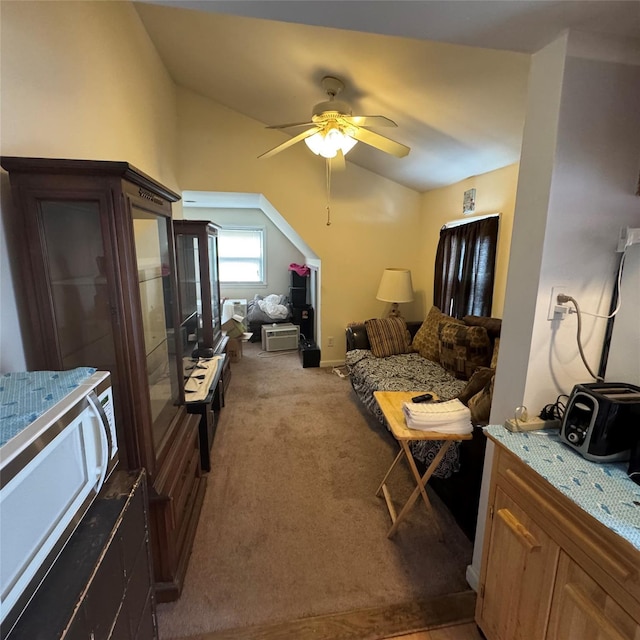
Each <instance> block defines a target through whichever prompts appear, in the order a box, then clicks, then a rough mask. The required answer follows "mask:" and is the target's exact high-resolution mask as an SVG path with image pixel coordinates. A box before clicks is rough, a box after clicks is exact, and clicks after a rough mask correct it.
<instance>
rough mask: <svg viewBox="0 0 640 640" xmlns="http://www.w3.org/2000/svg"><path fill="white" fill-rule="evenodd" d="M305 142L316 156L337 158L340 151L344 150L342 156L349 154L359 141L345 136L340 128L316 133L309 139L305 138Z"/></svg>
mask: <svg viewBox="0 0 640 640" xmlns="http://www.w3.org/2000/svg"><path fill="white" fill-rule="evenodd" d="M304 142H305V144H306V145H307V147H309V149H311V151H313V153H315V154H316V155H318V156H323V157H324V158H335V156H336V154H337V153H338V150H339V149H340V150H342V155H346V154H347V153H349V151H351V149H352V148H353V147H354V145H355V144H356V142H357V140H355V139H354V138H351V137H350V136H348V135H345V134H344V133H343V132H342V131H340V130H339V129H338V128H330V129H328V130H327V131H319V132H318V133H314V134H313V135H312V136H310V137H309V138H305V139H304Z"/></svg>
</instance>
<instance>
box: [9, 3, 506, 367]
mask: <svg viewBox="0 0 640 640" xmlns="http://www.w3.org/2000/svg"><path fill="white" fill-rule="evenodd" d="M1 11H2V16H1V17H2V25H1V26H2V33H1V35H2V84H1V90H2V95H1V98H2V113H1V119H0V125H1V131H0V133H1V146H0V150H1V153H2V154H3V155H25V156H28V155H36V156H44V157H66V158H91V159H106V160H126V161H128V162H131V163H132V164H133V165H135V166H137V167H138V168H139V169H141V170H142V171H144V172H146V173H148V174H149V175H151V176H153V177H154V178H156V179H158V180H160V181H161V182H163V183H164V184H166V185H167V186H168V187H170V188H172V189H175V190H176V191H180V190H185V189H189V190H200V191H232V192H241V193H261V194H263V195H264V196H265V198H266V199H267V200H268V201H269V202H270V203H271V204H272V205H273V206H274V207H275V208H276V209H277V211H278V212H279V213H280V214H281V215H282V216H283V217H284V218H285V219H286V220H287V222H288V223H289V224H290V225H291V226H292V227H293V228H294V229H295V230H296V232H297V233H298V234H299V235H300V236H301V238H302V239H303V240H304V241H305V242H306V243H307V244H308V245H309V246H310V247H311V248H312V249H313V250H314V251H315V253H316V254H317V255H318V256H319V258H320V260H321V266H322V269H321V277H320V287H321V290H320V295H321V303H322V305H321V318H320V326H321V335H322V343H321V345H320V346H321V348H322V360H323V363H324V364H331V363H336V364H337V363H340V362H342V361H343V359H344V351H345V347H344V328H345V326H346V324H347V323H349V322H352V321H362V320H365V319H366V318H370V317H376V316H381V315H384V314H386V312H387V310H388V307H389V305H388V304H387V303H383V302H380V301H378V300H376V299H375V294H376V291H377V287H378V283H379V281H380V276H381V274H382V271H383V270H384V268H385V267H405V268H408V269H411V271H412V274H413V278H414V289H415V291H416V300H415V301H414V302H413V303H410V304H404V305H402V313H403V315H404V317H406V318H407V319H411V320H419V319H422V318H423V317H424V315H425V313H426V311H427V310H428V308H429V306H430V305H431V300H432V281H433V256H434V254H435V246H436V244H437V238H438V232H439V229H440V226H441V224H442V222H444V221H447V220H450V219H451V218H455V217H458V215H457V214H458V212H459V211H460V208H461V203H462V192H463V191H464V190H465V189H467V188H470V187H472V186H475V187H476V189H477V202H478V212H479V213H483V212H487V211H501V212H502V214H503V222H502V231H501V234H502V241H503V243H506V244H508V237H509V236H510V222H511V215H512V211H513V202H512V199H513V193H512V191H514V190H515V176H516V173H517V168H516V167H511V168H507V169H504V170H502V172H504V176H503V175H502V172H494V174H489V175H486V176H479V177H477V178H472V179H469V180H467V181H464V182H463V183H460V184H459V185H454V186H453V187H449V188H446V189H440V190H438V191H435V192H431V193H427V194H423V195H421V194H419V193H417V192H415V191H413V190H411V189H408V188H406V187H403V186H401V185H398V184H396V183H394V182H392V181H389V180H386V179H384V178H381V177H380V176H378V175H376V174H373V173H371V172H369V171H366V170H364V169H361V168H359V167H356V166H353V165H351V164H350V163H348V162H347V169H346V171H345V172H343V173H339V174H334V176H333V180H332V189H331V217H332V225H331V226H327V225H326V204H327V194H326V175H325V164H324V161H323V160H322V159H320V158H318V157H316V156H313V155H312V154H311V153H310V152H309V151H308V149H307V148H306V146H305V145H304V144H298V145H295V146H294V147H291V148H290V149H288V150H286V151H284V152H283V153H281V154H278V155H277V156H274V157H273V158H270V159H267V160H258V159H257V156H258V155H260V154H261V153H263V152H264V151H266V150H267V149H270V148H271V147H273V146H275V145H276V144H278V143H280V142H282V141H284V140H285V139H286V136H285V134H283V133H281V132H278V131H273V130H266V129H265V128H264V125H263V124H262V123H259V122H256V121H254V120H251V119H249V118H246V117H244V116H242V115H240V114H238V113H236V112H233V111H230V110H228V109H226V108H224V107H222V106H221V105H219V104H217V103H215V102H213V101H211V100H209V99H206V98H203V97H201V96H199V95H197V94H195V93H192V92H189V91H187V90H184V89H181V88H176V87H175V85H174V84H173V83H172V81H171V79H170V77H169V75H168V73H167V71H166V69H165V68H164V66H163V65H162V63H161V61H160V59H159V56H158V54H157V52H156V51H155V49H154V48H153V46H152V44H151V42H150V40H149V38H148V36H147V33H146V31H145V30H144V28H143V27H142V24H141V22H140V19H139V17H138V15H137V13H136V11H135V9H134V8H133V7H132V5H131V4H129V3H126V2H66V1H58V2H3V3H2V5H1ZM398 162H402V160H401V159H399V160H398ZM512 183H513V189H511V187H512ZM3 185H4V186H6V176H5V177H4V178H3ZM505 192H508V195H507V196H505V195H503V193H505ZM490 193H495V194H497V195H494V196H489V194H490ZM2 208H3V211H4V210H5V209H6V208H7V196H6V189H5V195H4V196H3V198H2ZM174 215H176V217H182V211H181V206H180V204H178V205H177V206H175V207H174ZM507 232H508V233H507ZM0 236H2V234H1V233H0ZM0 245H7V246H9V249H10V251H9V253H11V231H10V230H8V232H7V239H6V240H5V238H4V237H0ZM507 253H508V251H507V250H506V249H505V248H504V247H502V248H501V249H500V254H499V281H498V283H497V285H496V290H497V295H496V303H495V305H494V310H495V311H496V315H500V313H499V312H500V310H501V308H502V300H503V291H504V286H503V281H504V276H503V273H504V271H505V270H506V263H507V255H506V254H507ZM10 263H11V264H10V267H11V270H12V271H14V270H15V264H16V260H15V256H13V255H10ZM8 271H9V270H8V269H4V270H3V273H2V274H1V275H0V277H1V279H2V283H1V284H2V287H3V294H2V306H3V323H2V327H1V331H2V333H1V334H0V346H1V347H3V348H4V349H5V352H4V353H3V354H0V355H1V356H2V362H1V363H0V369H5V370H10V369H11V368H14V369H15V368H16V367H17V368H20V366H21V363H20V355H19V351H20V349H19V342H20V341H19V340H16V336H19V334H20V329H19V321H18V312H17V310H16V308H15V300H14V294H13V289H14V282H15V281H17V279H18V278H19V275H18V274H17V273H14V274H10V273H8ZM329 338H333V341H334V346H333V347H329V346H328V344H327V343H328V339H329ZM7 345H10V346H11V349H10V350H9V351H7ZM14 347H15V348H14ZM7 354H8V355H7ZM5 360H7V361H8V362H5Z"/></svg>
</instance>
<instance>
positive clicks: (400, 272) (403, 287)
mask: <svg viewBox="0 0 640 640" xmlns="http://www.w3.org/2000/svg"><path fill="white" fill-rule="evenodd" d="M376 298H377V299H378V300H382V301H383V302H412V301H413V284H412V283H411V271H409V269H396V268H394V267H389V268H388V269H385V270H384V271H383V272H382V279H381V280H380V286H379V287H378V293H377V294H376Z"/></svg>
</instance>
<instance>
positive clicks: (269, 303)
mask: <svg viewBox="0 0 640 640" xmlns="http://www.w3.org/2000/svg"><path fill="white" fill-rule="evenodd" d="M280 299H281V296H279V295H277V294H275V293H272V294H270V295H268V296H266V297H265V298H264V300H258V301H257V302H258V307H260V311H262V312H264V313H266V314H267V315H268V316H269V317H270V318H273V319H274V320H285V319H286V318H287V317H288V316H289V309H288V308H287V307H286V306H285V305H283V304H279V302H280Z"/></svg>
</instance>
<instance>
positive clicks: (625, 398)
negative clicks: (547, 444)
mask: <svg viewBox="0 0 640 640" xmlns="http://www.w3.org/2000/svg"><path fill="white" fill-rule="evenodd" d="M638 438H640V387H638V386H635V385H633V384H628V383H626V382H594V383H587V384H577V385H575V386H574V388H573V391H572V392H571V395H570V396H569V400H568V402H567V407H566V409H565V412H564V415H563V418H562V425H561V427H560V439H561V440H562V441H563V442H565V443H566V444H568V445H569V446H570V447H572V448H573V449H575V450H576V451H577V452H578V453H580V454H581V455H582V456H583V457H585V458H586V459H587V460H594V461H600V462H617V461H624V460H629V457H630V454H631V449H632V448H633V446H634V444H635V443H636V442H637V440H638Z"/></svg>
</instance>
